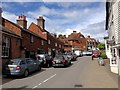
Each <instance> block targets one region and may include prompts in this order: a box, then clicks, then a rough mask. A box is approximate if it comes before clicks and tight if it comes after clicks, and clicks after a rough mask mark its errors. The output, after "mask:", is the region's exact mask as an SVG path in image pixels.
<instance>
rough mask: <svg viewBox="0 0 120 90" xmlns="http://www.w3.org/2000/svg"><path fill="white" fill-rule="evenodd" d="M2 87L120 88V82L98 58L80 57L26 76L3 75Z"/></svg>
mask: <svg viewBox="0 0 120 90" xmlns="http://www.w3.org/2000/svg"><path fill="white" fill-rule="evenodd" d="M2 80H3V85H2V88H22V89H24V88H32V89H35V88H118V82H117V81H116V80H114V78H113V77H112V76H111V75H110V74H109V73H108V70H107V69H106V68H105V66H99V65H98V62H97V59H95V60H93V61H92V60H91V57H90V56H83V57H79V58H78V59H77V61H74V62H72V65H71V66H69V67H67V68H60V67H59V68H53V67H51V68H42V70H41V71H39V72H34V73H32V74H31V75H29V76H28V77H26V78H20V77H5V76H3V78H2Z"/></svg>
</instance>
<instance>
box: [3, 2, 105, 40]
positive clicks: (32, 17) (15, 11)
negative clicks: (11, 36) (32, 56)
mask: <svg viewBox="0 0 120 90" xmlns="http://www.w3.org/2000/svg"><path fill="white" fill-rule="evenodd" d="M2 9H3V13H2V15H3V17H4V18H6V19H9V20H10V21H13V22H15V23H16V19H17V17H18V16H19V15H20V14H24V15H25V16H26V17H27V21H28V26H29V25H30V23H31V22H34V23H37V20H36V19H37V18H38V17H39V16H43V17H44V19H45V28H46V30H48V31H49V32H51V33H57V34H66V35H69V34H70V33H71V32H73V30H76V31H77V32H81V33H82V34H83V35H85V36H88V35H90V36H91V37H93V38H96V39H98V40H100V41H103V37H104V36H106V31H105V2H54V3H53V2H3V3H2Z"/></svg>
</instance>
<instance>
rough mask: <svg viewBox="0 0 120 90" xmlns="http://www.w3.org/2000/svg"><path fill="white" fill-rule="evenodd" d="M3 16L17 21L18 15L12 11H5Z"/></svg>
mask: <svg viewBox="0 0 120 90" xmlns="http://www.w3.org/2000/svg"><path fill="white" fill-rule="evenodd" d="M2 16H3V17H4V18H6V19H8V20H10V21H13V22H16V19H17V16H16V15H15V14H12V13H10V12H5V11H3V13H2Z"/></svg>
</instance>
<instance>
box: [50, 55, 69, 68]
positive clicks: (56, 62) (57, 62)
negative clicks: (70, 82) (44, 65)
mask: <svg viewBox="0 0 120 90" xmlns="http://www.w3.org/2000/svg"><path fill="white" fill-rule="evenodd" d="M52 62H53V67H56V66H64V67H66V66H69V65H70V64H71V61H70V59H69V58H68V57H67V56H66V55H59V56H55V57H54V59H53V61H52Z"/></svg>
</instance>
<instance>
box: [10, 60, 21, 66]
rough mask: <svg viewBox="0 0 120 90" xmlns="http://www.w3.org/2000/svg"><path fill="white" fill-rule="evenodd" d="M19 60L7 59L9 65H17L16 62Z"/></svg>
mask: <svg viewBox="0 0 120 90" xmlns="http://www.w3.org/2000/svg"><path fill="white" fill-rule="evenodd" d="M19 62H20V59H14V60H10V61H9V63H8V64H9V65H18V63H19Z"/></svg>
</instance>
